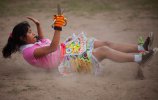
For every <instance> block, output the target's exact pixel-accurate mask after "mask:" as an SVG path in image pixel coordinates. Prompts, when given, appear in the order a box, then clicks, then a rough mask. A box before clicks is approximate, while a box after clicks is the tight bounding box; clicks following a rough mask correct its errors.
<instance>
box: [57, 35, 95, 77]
mask: <svg viewBox="0 0 158 100" xmlns="http://www.w3.org/2000/svg"><path fill="white" fill-rule="evenodd" d="M89 42H90V41H88V39H87V37H86V36H85V34H84V33H81V34H79V35H78V36H76V35H75V34H73V36H72V40H71V41H65V42H64V43H62V44H61V47H62V63H61V64H60V66H59V67H58V68H59V72H60V73H61V74H63V75H66V74H68V73H71V72H84V73H87V72H91V71H92V62H91V51H92V49H93V48H92V46H91V43H89Z"/></svg>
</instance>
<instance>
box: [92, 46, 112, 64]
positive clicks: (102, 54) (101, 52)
mask: <svg viewBox="0 0 158 100" xmlns="http://www.w3.org/2000/svg"><path fill="white" fill-rule="evenodd" d="M108 51H109V48H108V47H107V46H102V47H98V48H96V49H94V50H93V52H92V53H93V55H94V56H95V57H96V58H97V59H98V61H102V60H103V59H105V58H106V53H107V52H108Z"/></svg>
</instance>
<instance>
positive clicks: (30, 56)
mask: <svg viewBox="0 0 158 100" xmlns="http://www.w3.org/2000/svg"><path fill="white" fill-rule="evenodd" d="M36 48H37V46H35V45H34V46H32V47H28V48H26V49H24V50H23V57H24V59H25V60H26V61H28V62H29V63H30V64H35V63H36V58H35V57H34V50H35V49H36Z"/></svg>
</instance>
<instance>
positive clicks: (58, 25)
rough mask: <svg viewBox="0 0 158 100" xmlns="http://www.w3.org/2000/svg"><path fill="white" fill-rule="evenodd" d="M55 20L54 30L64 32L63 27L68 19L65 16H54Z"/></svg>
mask: <svg viewBox="0 0 158 100" xmlns="http://www.w3.org/2000/svg"><path fill="white" fill-rule="evenodd" d="M53 19H54V23H53V28H54V30H59V31H62V27H63V26H65V25H66V24H67V20H66V18H65V17H64V16H63V15H54V17H53Z"/></svg>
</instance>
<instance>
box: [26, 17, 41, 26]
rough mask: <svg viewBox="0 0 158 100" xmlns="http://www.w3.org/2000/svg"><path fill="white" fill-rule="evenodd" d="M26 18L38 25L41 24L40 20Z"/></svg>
mask: <svg viewBox="0 0 158 100" xmlns="http://www.w3.org/2000/svg"><path fill="white" fill-rule="evenodd" d="M26 18H28V19H29V20H31V21H33V22H34V23H35V24H36V25H39V24H40V22H39V20H37V19H35V18H33V17H30V16H27V17H26Z"/></svg>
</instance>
